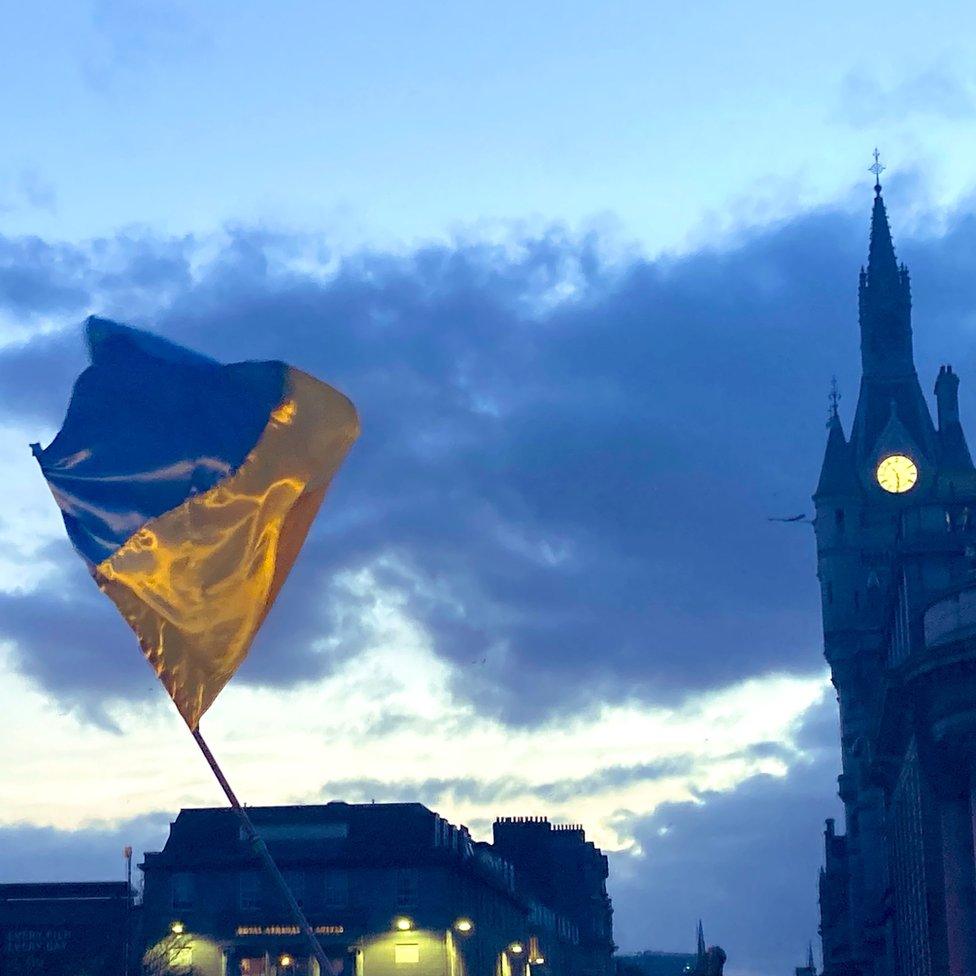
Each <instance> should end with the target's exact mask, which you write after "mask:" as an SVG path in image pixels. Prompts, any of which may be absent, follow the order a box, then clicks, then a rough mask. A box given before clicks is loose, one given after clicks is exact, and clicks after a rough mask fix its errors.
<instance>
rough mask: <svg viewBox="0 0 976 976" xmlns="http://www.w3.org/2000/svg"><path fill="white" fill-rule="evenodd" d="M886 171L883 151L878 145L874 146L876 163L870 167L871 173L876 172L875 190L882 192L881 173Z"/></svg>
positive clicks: (878, 192)
mask: <svg viewBox="0 0 976 976" xmlns="http://www.w3.org/2000/svg"><path fill="white" fill-rule="evenodd" d="M884 171H885V165H884V163H882V162H881V153H879V152H878V147H877V146H875V147H874V165H873V166H869V167H868V172H869V173H874V192H875V193H877V194H880V193H881V174H882V173H883V172H884Z"/></svg>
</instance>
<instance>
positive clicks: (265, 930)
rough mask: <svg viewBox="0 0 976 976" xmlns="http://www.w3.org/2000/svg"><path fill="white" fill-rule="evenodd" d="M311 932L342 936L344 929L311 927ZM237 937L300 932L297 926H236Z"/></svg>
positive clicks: (325, 926) (339, 926)
mask: <svg viewBox="0 0 976 976" xmlns="http://www.w3.org/2000/svg"><path fill="white" fill-rule="evenodd" d="M312 931H313V932H315V934H316V935H342V933H343V932H345V928H344V927H343V926H341V925H313V926H312ZM236 934H237V935H301V934H302V930H301V929H300V928H299V927H298V926H297V925H238V926H237V932H236Z"/></svg>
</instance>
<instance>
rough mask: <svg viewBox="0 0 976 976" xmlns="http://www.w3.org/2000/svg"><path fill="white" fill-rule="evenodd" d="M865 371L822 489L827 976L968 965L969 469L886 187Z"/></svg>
mask: <svg viewBox="0 0 976 976" xmlns="http://www.w3.org/2000/svg"><path fill="white" fill-rule="evenodd" d="M858 298H859V319H860V332H861V365H862V379H861V386H860V392H859V396H858V402H857V408H856V411H855V415H854V421H853V425H852V427H851V433H850V437H849V438H848V437H846V436H845V434H844V430H843V428H842V424H841V420H840V417H839V416H838V414H837V407H836V397H835V398H834V401H835V402H834V404H833V408H832V416H831V417H830V421H829V425H828V426H829V432H828V435H827V446H826V453H825V456H824V461H823V468H822V471H821V475H820V480H819V484H818V485H817V489H816V493H815V495H814V501H815V504H816V522H815V526H816V537H817V556H818V577H819V580H820V586H821V595H822V607H823V629H824V650H825V654H826V658H827V661H828V663H829V665H830V670H831V676H832V680H833V683H834V686H835V688H836V689H837V696H838V701H839V704H840V724H841V754H842V774H841V776H840V777H839V787H840V789H839V795H840V798H841V800H842V801H843V804H844V813H845V827H846V829H845V831H844V832H843V833H840V832H838V831H837V830H836V828H835V825H834V822H833V821H830V820H828V821H827V829H826V833H825V865H824V868H823V870H822V872H821V877H820V910H821V935H822V939H823V956H824V974H825V976H943V974H950V976H973V974H976V878H974V857H973V826H974V816H973V815H974V813H976V804H974V790H976V775H974V759H976V752H974V748H973V746H974V742H976V470H974V467H973V462H972V458H971V456H970V452H969V448H968V446H967V444H966V438H965V435H964V433H963V429H962V426H961V424H960V418H959V404H958V388H959V378H958V376H957V375H956V373H955V372H953V370H952V368H951V367H950V366H943V367H942V368H941V369H940V370H939V374H938V377H937V379H936V381H935V390H934V392H935V401H936V420H937V422H936V423H933V419H932V416H931V414H930V412H929V406H928V403H927V402H926V398H925V396H924V395H923V393H922V389H921V387H920V385H919V380H918V377H917V375H916V371H915V363H914V355H913V342H912V322H911V309H912V300H911V288H910V282H909V273H908V269H907V268H906V267H905V266H904V264H899V263H898V261H897V260H896V258H895V250H894V247H893V245H892V238H891V233H890V230H889V225H888V217H887V213H886V211H885V205H884V201H883V199H882V195H881V186H880V183H879V182H876V185H875V198H874V204H873V211H872V216H871V237H870V246H869V256H868V264H867V268H866V269H864V268H862V270H861V274H860V281H859V291H858Z"/></svg>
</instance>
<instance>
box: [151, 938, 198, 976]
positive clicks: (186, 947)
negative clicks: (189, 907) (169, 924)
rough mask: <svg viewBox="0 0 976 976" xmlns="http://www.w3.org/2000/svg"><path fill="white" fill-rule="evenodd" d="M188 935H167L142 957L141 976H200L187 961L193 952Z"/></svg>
mask: <svg viewBox="0 0 976 976" xmlns="http://www.w3.org/2000/svg"><path fill="white" fill-rule="evenodd" d="M192 947H193V939H192V937H191V936H189V935H175V934H174V935H168V936H166V938H165V939H160V940H159V942H157V943H156V944H155V945H154V946H153V947H152V948H151V949H149V950H147V952H146V954H145V955H144V956H143V957H142V976H200V970H198V969H197V968H195V967H194V966H193V964H192V963H191V962H189V961H188V960H189V959H190V958H191V953H192V951H193V948H192Z"/></svg>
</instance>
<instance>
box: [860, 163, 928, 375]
mask: <svg viewBox="0 0 976 976" xmlns="http://www.w3.org/2000/svg"><path fill="white" fill-rule="evenodd" d="M870 169H871V172H872V173H874V174H875V183H874V203H873V205H872V209H871V239H870V243H869V245H868V263H867V267H866V268H862V269H861V274H860V277H859V279H858V309H859V318H860V322H861V358H862V365H863V367H864V375H865V377H872V378H877V379H882V380H885V381H888V380H891V379H896V378H901V377H904V376H909V375H911V374H913V373H914V372H915V364H914V362H913V356H912V296H911V283H910V282H909V278H908V269H907V268H906V267H905V266H904V265H901V266H900V267H899V265H898V260H897V258H896V257H895V245H894V243H893V242H892V238H891V227H890V226H889V224H888V212H887V210H886V209H885V204H884V199H883V197H882V196H881V181H880V173H881V170H883V169H884V166H882V165H881V163H880V161H879V159H878V151H877V150H875V163H874V166H872V167H870Z"/></svg>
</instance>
